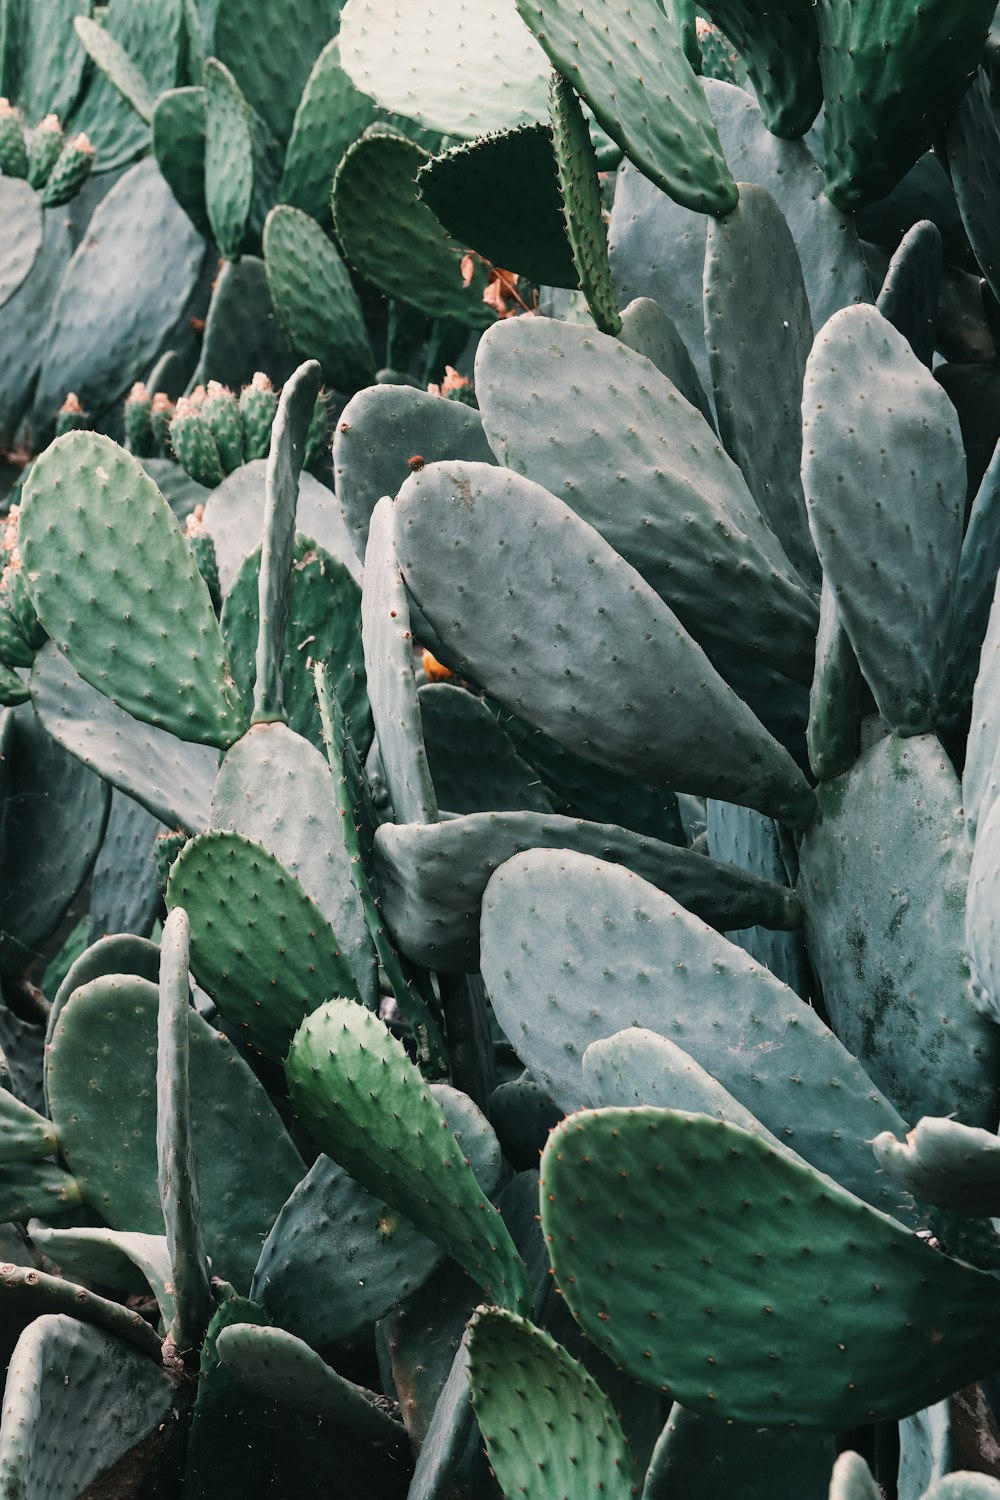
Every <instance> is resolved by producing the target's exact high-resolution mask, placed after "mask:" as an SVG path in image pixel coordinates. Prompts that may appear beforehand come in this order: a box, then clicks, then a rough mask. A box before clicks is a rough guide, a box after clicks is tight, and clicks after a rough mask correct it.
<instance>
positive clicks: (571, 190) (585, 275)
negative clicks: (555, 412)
mask: <svg viewBox="0 0 1000 1500" xmlns="http://www.w3.org/2000/svg"><path fill="white" fill-rule="evenodd" d="M549 111H550V115H551V119H552V143H553V147H554V149H555V157H556V172H557V174H558V179H559V195H560V199H561V201H562V216H563V220H564V223H565V226H566V235H567V238H568V240H569V244H570V248H571V250H572V253H573V261H574V263H575V265H576V269H577V272H578V282H579V286H580V292H581V295H582V296H583V299H584V301H585V303H586V306H587V311H588V312H589V313H590V316H591V317H592V318H593V320H594V324H595V326H596V327H597V328H599V329H600V331H601V332H602V333H609V334H613V335H617V334H619V333H620V332H621V326H622V320H621V314H620V313H619V311H618V302H617V300H616V298H615V289H614V287H613V286H612V284H611V269H610V267H609V265H608V227H607V224H606V223H605V220H604V205H603V203H602V201H601V184H600V180H599V178H598V175H597V153H596V151H595V149H594V145H593V142H592V141H591V139H590V132H589V130H588V129H587V120H586V116H585V115H584V113H583V106H582V104H581V103H580V100H579V99H578V97H577V95H576V93H575V92H574V89H573V86H572V85H571V84H570V83H569V81H568V80H567V79H565V78H564V77H563V76H562V74H561V73H558V72H554V73H553V75H552V84H551V90H550V93H549Z"/></svg>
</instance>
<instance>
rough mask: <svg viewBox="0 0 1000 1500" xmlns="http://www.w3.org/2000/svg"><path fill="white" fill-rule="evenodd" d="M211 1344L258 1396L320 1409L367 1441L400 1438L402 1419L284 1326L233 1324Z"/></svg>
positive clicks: (402, 1433) (223, 1360)
mask: <svg viewBox="0 0 1000 1500" xmlns="http://www.w3.org/2000/svg"><path fill="white" fill-rule="evenodd" d="M216 1349H217V1350H218V1354H219V1358H220V1359H221V1361H222V1363H223V1364H224V1365H225V1367H226V1369H227V1370H228V1371H229V1373H230V1374H231V1375H234V1376H235V1377H236V1379H237V1380H239V1381H241V1382H243V1383H244V1384H245V1385H249V1386H252V1387H253V1389H254V1390H256V1391H259V1392H260V1393H261V1394H262V1395H265V1396H270V1397H271V1398H272V1399H273V1400H276V1401H282V1402H284V1403H286V1404H287V1405H290V1406H294V1407H297V1408H299V1409H300V1410H302V1409H304V1410H306V1411H318V1412H321V1413H322V1414H323V1416H324V1417H326V1418H327V1419H328V1420H329V1421H330V1422H332V1423H334V1424H336V1425H337V1426H343V1427H347V1428H348V1429H349V1430H350V1431H351V1432H356V1433H358V1434H359V1435H360V1436H361V1437H362V1438H363V1439H365V1440H366V1441H368V1442H374V1443H382V1444H386V1443H387V1444H389V1445H391V1446H395V1445H396V1444H398V1443H400V1442H401V1440H402V1439H403V1436H404V1432H403V1428H402V1426H401V1424H400V1423H399V1422H396V1421H393V1419H392V1417H390V1416H389V1415H388V1413H387V1412H385V1411H383V1410H382V1409H381V1407H379V1406H377V1405H376V1404H375V1402H376V1399H377V1398H376V1397H375V1396H374V1394H373V1393H372V1392H371V1391H366V1390H364V1389H363V1388H362V1387H361V1386H358V1385H355V1384H354V1383H353V1382H352V1381H350V1380H345V1379H344V1377H343V1376H342V1375H338V1374H337V1372H336V1370H332V1369H331V1368H330V1366H329V1365H328V1364H326V1363H325V1362H324V1361H323V1360H322V1359H320V1357H319V1355H318V1354H316V1353H314V1352H313V1350H312V1349H310V1348H309V1345H308V1344H304V1343H303V1342H302V1340H301V1339H297V1338H296V1337H295V1336H294V1334H291V1333H286V1332H285V1331H284V1329H281V1328H264V1327H260V1326H255V1325H254V1324H252V1323H233V1324H231V1325H230V1326H229V1327H228V1328H223V1329H222V1330H221V1331H220V1333H219V1336H218V1339H217V1340H216Z"/></svg>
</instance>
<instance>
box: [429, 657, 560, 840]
mask: <svg viewBox="0 0 1000 1500" xmlns="http://www.w3.org/2000/svg"><path fill="white" fill-rule="evenodd" d="M417 698H418V700H419V703H420V722H421V724H422V726H423V732H424V743H425V745H426V748H427V761H428V765H429V766H430V771H431V779H432V780H433V782H434V790H435V792H436V794H437V800H438V804H439V806H440V807H443V808H447V810H448V812H451V813H477V812H493V811H495V812H503V811H509V812H520V811H531V812H538V813H550V812H551V811H552V804H551V802H550V800H549V797H548V794H547V793H546V791H545V789H544V787H543V786H542V785H541V781H540V779H539V776H538V772H537V771H536V770H535V768H534V767H533V766H529V765H528V763H527V761H524V760H522V759H521V757H520V756H519V755H518V753H517V751H516V750H515V749H514V746H513V744H512V743H511V741H510V739H509V738H508V736H507V735H506V734H505V733H504V731H503V729H502V728H501V726H500V724H499V723H498V721H497V719H496V716H495V715H494V714H492V713H491V712H490V710H489V709H488V708H487V707H486V705H485V704H484V703H483V702H482V700H481V699H480V698H476V697H475V696H474V695H473V694H472V693H468V692H466V691H465V690H464V689H463V688H460V687H456V686H453V685H452V684H451V683H449V682H431V683H425V685H424V686H423V687H421V688H420V689H419V690H418V692H417Z"/></svg>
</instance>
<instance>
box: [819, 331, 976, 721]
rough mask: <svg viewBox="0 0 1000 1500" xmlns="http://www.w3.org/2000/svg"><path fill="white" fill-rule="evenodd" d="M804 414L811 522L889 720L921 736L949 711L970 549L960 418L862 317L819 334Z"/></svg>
mask: <svg viewBox="0 0 1000 1500" xmlns="http://www.w3.org/2000/svg"><path fill="white" fill-rule="evenodd" d="M802 415H803V420H802V429H803V460H802V482H803V487H804V489H805V494H806V504H807V506H808V509H809V526H810V530H811V531H812V536H813V541H814V542H815V544H816V550H817V552H818V553H819V556H820V561H821V562H822V564H823V570H824V573H826V574H827V575H828V576H829V579H830V583H831V585H832V587H833V590H834V593H835V595H836V599H837V610H838V613H839V615H840V618H841V620H842V621H843V625H844V629H845V630H846V632H847V635H848V638H849V640H850V642H851V645H852V646H853V647H854V650H855V652H856V654H857V657H858V660H859V662H860V663H861V670H862V671H863V672H864V674H865V677H866V679H867V681H868V683H869V686H870V687H871V689H872V692H873V693H874V695H875V700H876V702H877V703H878V705H879V710H880V712H881V713H882V716H883V718H884V719H885V720H886V722H887V723H888V724H889V726H890V727H891V728H893V729H896V730H898V731H899V732H900V733H902V734H920V733H922V732H923V731H925V730H927V729H929V728H931V727H932V725H933V723H934V718H935V714H936V711H937V703H938V696H939V692H940V684H941V674H942V672H943V670H944V665H945V656H944V653H945V626H944V624H943V622H944V621H946V620H947V617H948V606H949V603H950V599H951V592H952V588H953V587H954V580H955V572H956V569H957V567H958V557H959V551H960V549H961V544H962V506H963V501H964V496H965V454H964V451H963V448H962V439H961V435H960V432H959V425H958V416H957V413H956V412H955V409H954V407H953V406H952V405H951V402H950V401H949V400H948V398H947V396H946V395H945V394H944V392H943V391H942V390H941V388H940V386H939V385H938V383H937V382H936V381H935V380H934V379H933V377H932V376H931V374H930V372H929V371H928V370H927V369H926V367H925V366H924V365H923V364H921V362H920V360H919V359H918V358H917V356H916V355H915V354H914V353H913V350H912V349H911V348H910V346H909V344H908V342H907V341H906V339H905V338H904V337H903V335H902V334H900V333H897V331H896V329H895V328H893V326H892V325H891V323H889V322H887V320H886V319H885V318H883V317H882V316H881V315H880V314H879V313H878V312H876V311H875V310H874V309H873V308H867V307H851V308H844V309H843V311H841V312H839V313H837V314H836V316H835V317H833V318H831V319H830V321H829V323H827V325H826V326H825V328H824V329H823V330H822V331H821V332H820V334H819V335H818V337H817V340H816V343H815V345H814V346H813V350H812V353H811V354H810V356H809V363H808V365H807V368H806V379H805V390H804V394H803V403H802ZM845 475H849V476H850V478H849V479H848V480H846V481H845V479H844V476H845Z"/></svg>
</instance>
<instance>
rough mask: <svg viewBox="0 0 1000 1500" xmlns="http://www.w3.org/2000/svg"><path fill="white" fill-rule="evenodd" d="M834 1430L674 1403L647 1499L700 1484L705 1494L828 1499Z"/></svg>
mask: <svg viewBox="0 0 1000 1500" xmlns="http://www.w3.org/2000/svg"><path fill="white" fill-rule="evenodd" d="M836 1451H837V1450H836V1446H835V1442H834V1438H833V1436H832V1434H829V1433H820V1432H797V1431H795V1430H794V1429H793V1430H789V1431H782V1430H781V1429H780V1428H779V1429H775V1428H768V1427H763V1428H762V1427H750V1426H747V1425H746V1424H744V1423H742V1422H721V1421H719V1420H718V1418H716V1417H709V1416H705V1415H703V1414H702V1413H701V1412H696V1411H688V1410H687V1408H686V1407H683V1406H674V1407H673V1408H672V1410H671V1412H670V1417H669V1418H668V1421H667V1425H666V1426H665V1427H664V1429H663V1432H662V1434H661V1435H660V1438H659V1440H658V1442H657V1444H656V1448H655V1450H654V1453H653V1458H652V1461H651V1463H650V1466H649V1470H648V1472H647V1474H646V1481H645V1484H644V1485H643V1490H642V1500H669V1497H670V1496H671V1495H676V1494H677V1493H678V1492H679V1491H680V1492H682V1493H690V1492H691V1491H693V1490H695V1489H697V1490H698V1492H699V1494H701V1495H702V1496H703V1497H704V1500H773V1496H774V1495H776V1494H779V1493H780V1492H781V1491H782V1490H783V1489H786V1490H787V1493H788V1494H789V1495H793V1494H794V1495H796V1496H797V1497H798V1500H827V1485H828V1482H829V1478H830V1468H831V1466H832V1464H833V1460H834V1455H835V1453H836Z"/></svg>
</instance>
